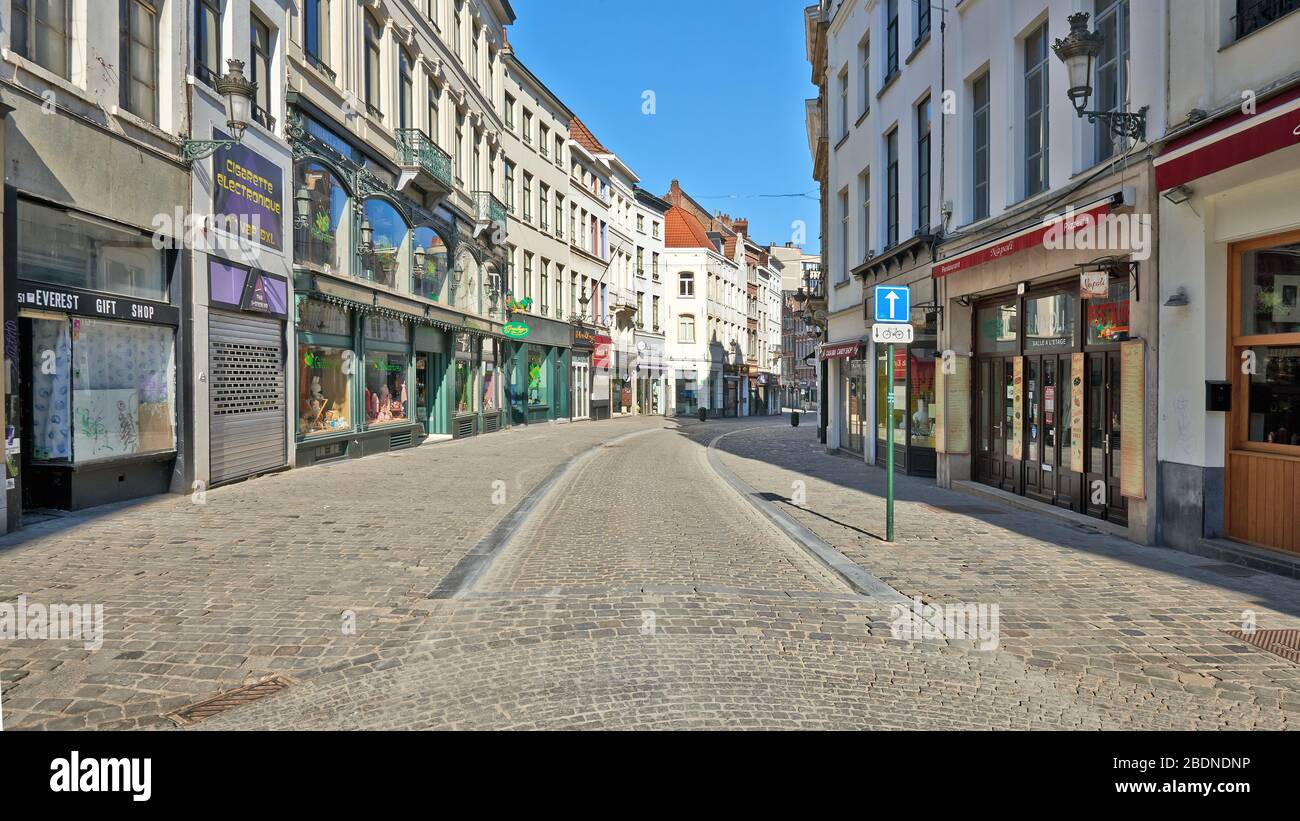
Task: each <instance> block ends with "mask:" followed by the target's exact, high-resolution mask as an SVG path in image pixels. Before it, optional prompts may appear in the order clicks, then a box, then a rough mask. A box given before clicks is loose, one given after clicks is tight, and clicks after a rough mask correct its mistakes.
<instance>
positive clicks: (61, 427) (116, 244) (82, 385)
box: [8, 199, 184, 511]
mask: <svg viewBox="0 0 1300 821" xmlns="http://www.w3.org/2000/svg"><path fill="white" fill-rule="evenodd" d="M15 210H16V213H15V214H14V219H15V222H16V229H15V233H14V236H15V238H16V242H15V245H16V250H15V254H14V258H15V259H16V263H17V265H16V270H15V274H16V277H15V278H14V279H12V280H10V283H11V284H10V286H9V287H10V288H12V289H13V292H14V294H15V297H16V299H15V303H16V307H17V310H18V313H17V323H16V327H15V331H16V342H17V349H18V368H17V382H18V391H17V393H18V399H19V406H18V409H17V410H18V412H17V413H14V412H13V410H12V409H11V412H10V413H9V423H10V425H13V426H15V427H16V431H15V433H16V434H17V437H18V449H19V450H20V460H21V468H20V470H19V480H20V482H21V484H20V487H19V488H18V489H19V490H20V492H21V498H22V510H24V511H35V510H40V509H45V508H55V509H62V510H79V509H82V508H86V507H91V506H94V505H100V504H104V503H107V502H116V501H123V500H126V499H133V498H138V497H141V496H147V495H152V494H157V493H164V492H167V491H168V490H170V489H171V487H172V485H173V473H174V471H175V470H176V468H177V463H178V437H177V424H178V420H180V419H183V418H184V417H183V408H182V407H181V401H180V394H179V392H178V390H177V384H178V373H177V371H178V364H177V350H178V347H177V346H178V339H177V337H178V333H179V332H180V328H181V310H180V309H179V308H178V307H177V301H176V300H175V299H174V297H175V289H174V287H173V285H174V282H175V278H176V277H175V275H176V270H177V263H178V258H179V254H178V253H177V252H176V251H171V250H158V249H157V248H156V247H155V245H154V243H153V240H152V238H151V237H150V236H149V235H148V234H147V233H144V232H143V231H141V230H140V229H138V228H133V227H131V226H127V225H122V224H118V223H114V222H112V221H110V220H107V219H103V218H100V217H97V216H93V215H90V214H85V213H81V212H78V211H73V210H71V209H66V208H62V207H55V206H52V205H49V204H46V203H44V202H38V201H35V200H28V199H19V200H17V202H16V209H15ZM8 438H9V439H10V440H12V439H13V438H14V437H13V436H12V435H11V436H9V437H8ZM13 456H14V454H13V449H12V448H11V449H10V458H11V459H12V458H13Z"/></svg>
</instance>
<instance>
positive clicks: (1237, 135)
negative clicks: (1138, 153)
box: [1155, 88, 1300, 572]
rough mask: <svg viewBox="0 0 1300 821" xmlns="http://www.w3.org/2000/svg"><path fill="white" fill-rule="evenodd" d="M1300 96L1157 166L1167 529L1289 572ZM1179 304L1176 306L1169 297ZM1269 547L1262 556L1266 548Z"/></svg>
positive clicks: (1298, 517)
mask: <svg viewBox="0 0 1300 821" xmlns="http://www.w3.org/2000/svg"><path fill="white" fill-rule="evenodd" d="M1297 135H1300V89H1297V88H1289V89H1286V88H1283V90H1280V91H1278V92H1276V93H1274V94H1273V95H1272V96H1269V95H1266V94H1261V95H1260V99H1259V101H1258V109H1257V110H1252V111H1251V112H1250V114H1249V115H1245V114H1242V113H1241V112H1240V111H1238V110H1235V109H1225V110H1224V113H1223V116H1220V117H1218V118H1217V119H1210V118H1207V119H1205V120H1203V121H1201V122H1199V123H1196V124H1194V125H1192V126H1190V127H1188V128H1186V129H1184V130H1183V131H1182V133H1179V134H1176V135H1174V136H1173V138H1172V139H1170V141H1169V142H1168V144H1167V145H1166V146H1164V148H1163V149H1162V152H1161V154H1160V156H1159V157H1158V158H1157V159H1156V163H1155V174H1156V187H1157V188H1159V190H1160V191H1161V192H1162V193H1164V194H1166V195H1167V196H1162V197H1161V199H1160V225H1161V243H1160V264H1161V270H1163V271H1170V272H1176V273H1177V276H1176V278H1173V277H1171V281H1170V282H1169V283H1168V285H1165V286H1162V290H1163V291H1164V293H1162V295H1161V298H1162V299H1163V300H1166V301H1165V305H1166V306H1167V307H1164V308H1163V309H1162V313H1161V326H1160V327H1161V343H1160V352H1161V354H1160V369H1159V377H1160V402H1161V408H1160V411H1161V416H1162V418H1167V419H1170V420H1171V422H1170V424H1166V425H1163V426H1162V427H1161V429H1160V438H1159V465H1160V501H1161V517H1160V535H1161V540H1162V541H1163V542H1165V543H1166V544H1170V545H1172V546H1176V547H1180V548H1183V549H1185V550H1190V551H1193V552H1196V553H1200V554H1203V555H1213V556H1225V554H1227V555H1232V556H1235V557H1236V559H1237V560H1239V561H1240V560H1245V561H1248V562H1250V563H1252V564H1254V563H1259V562H1263V563H1264V565H1263V566H1270V565H1269V563H1271V562H1277V564H1275V565H1271V566H1279V565H1280V566H1281V567H1282V568H1284V569H1283V572H1291V569H1293V568H1294V567H1295V560H1296V558H1297V557H1300V264H1298V262H1297V261H1298V260H1300V231H1297V230H1296V226H1297V225H1300V198H1297V197H1296V190H1297V186H1300V143H1297V140H1296V137H1297ZM1171 297H1172V298H1171ZM1260 548H1262V549H1260Z"/></svg>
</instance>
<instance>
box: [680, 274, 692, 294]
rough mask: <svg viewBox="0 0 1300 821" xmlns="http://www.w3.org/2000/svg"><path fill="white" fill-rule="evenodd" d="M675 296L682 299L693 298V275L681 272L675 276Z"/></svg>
mask: <svg viewBox="0 0 1300 821" xmlns="http://www.w3.org/2000/svg"><path fill="white" fill-rule="evenodd" d="M677 295H678V296H684V297H693V296H695V274H694V273H692V272H691V271H682V272H681V273H680V274H678V275H677Z"/></svg>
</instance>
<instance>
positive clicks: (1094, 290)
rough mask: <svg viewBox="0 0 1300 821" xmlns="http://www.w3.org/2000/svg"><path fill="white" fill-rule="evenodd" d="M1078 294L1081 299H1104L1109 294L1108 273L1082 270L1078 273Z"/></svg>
mask: <svg viewBox="0 0 1300 821" xmlns="http://www.w3.org/2000/svg"><path fill="white" fill-rule="evenodd" d="M1079 296H1080V298H1082V299H1105V298H1106V297H1108V296H1110V274H1108V273H1107V272H1105V271H1084V272H1083V273H1081V274H1079Z"/></svg>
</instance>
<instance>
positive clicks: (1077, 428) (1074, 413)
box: [1070, 353, 1086, 473]
mask: <svg viewBox="0 0 1300 821" xmlns="http://www.w3.org/2000/svg"><path fill="white" fill-rule="evenodd" d="M1085 360H1086V357H1085V355H1084V354H1081V353H1076V354H1071V355H1070V470H1072V471H1074V472H1075V473H1083V373H1084V371H1083V369H1084V367H1085V365H1086V361H1085Z"/></svg>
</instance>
